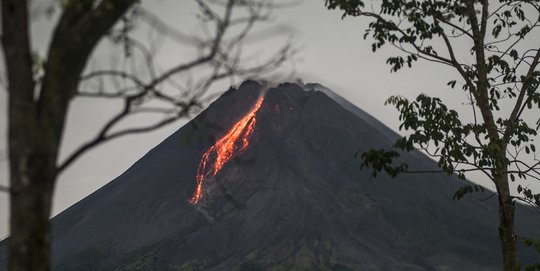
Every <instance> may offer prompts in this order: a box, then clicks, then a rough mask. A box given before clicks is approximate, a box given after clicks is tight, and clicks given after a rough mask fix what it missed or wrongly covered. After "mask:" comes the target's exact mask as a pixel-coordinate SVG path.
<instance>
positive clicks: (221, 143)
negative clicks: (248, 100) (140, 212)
mask: <svg viewBox="0 0 540 271" xmlns="http://www.w3.org/2000/svg"><path fill="white" fill-rule="evenodd" d="M262 102H263V97H260V98H259V99H258V100H257V102H256V103H255V105H254V106H253V108H251V110H250V111H249V112H248V113H246V114H245V115H244V116H243V117H242V119H240V120H239V121H238V122H236V123H235V124H234V126H233V127H232V128H231V129H230V130H229V131H228V132H227V133H226V134H225V135H224V136H222V137H221V138H220V139H219V140H218V141H217V142H216V143H215V144H214V145H212V147H210V148H209V149H208V150H207V151H206V152H205V153H204V155H203V156H202V158H201V161H200V162H199V167H198V168H197V176H196V179H197V187H196V189H195V193H193V196H191V199H190V200H189V202H190V203H191V204H197V202H199V200H200V199H201V197H202V194H203V191H202V184H203V181H204V179H205V178H206V177H208V176H216V174H217V173H218V172H219V171H220V170H221V168H222V167H223V166H224V165H225V164H226V163H227V162H228V161H229V160H230V159H231V158H232V157H233V155H235V154H240V153H243V152H244V151H245V150H246V149H247V147H248V146H249V137H250V136H251V134H252V133H253V129H254V128H255V123H256V122H257V119H256V114H257V111H258V110H259V108H260V107H261V105H262Z"/></svg>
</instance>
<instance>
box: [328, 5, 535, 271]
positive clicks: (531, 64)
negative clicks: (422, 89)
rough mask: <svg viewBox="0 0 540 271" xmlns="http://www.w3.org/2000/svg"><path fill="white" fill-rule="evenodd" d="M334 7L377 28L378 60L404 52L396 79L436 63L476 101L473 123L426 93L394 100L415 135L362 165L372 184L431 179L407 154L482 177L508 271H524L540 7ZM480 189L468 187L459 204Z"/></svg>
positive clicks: (373, 36) (370, 29)
mask: <svg viewBox="0 0 540 271" xmlns="http://www.w3.org/2000/svg"><path fill="white" fill-rule="evenodd" d="M325 4H326V6H327V7H328V8H329V9H339V10H341V11H342V12H343V18H345V17H361V18H366V19H368V21H369V23H368V24H367V26H366V27H365V35H364V38H365V39H370V40H371V41H372V44H371V48H372V50H373V52H377V51H378V50H379V49H381V48H383V47H386V46H389V47H394V48H396V49H397V50H396V52H397V53H396V54H395V55H393V56H390V57H389V58H388V59H387V60H386V63H387V64H388V65H390V67H391V72H397V71H399V70H401V69H403V68H411V67H413V66H414V64H415V63H416V62H418V61H427V62H431V63H435V64H440V65H443V66H446V67H449V68H450V69H451V70H453V71H455V72H456V74H458V77H457V78H455V79H454V80H451V81H449V82H446V85H447V87H449V88H451V89H461V90H462V91H464V92H465V93H466V94H467V96H468V97H469V99H468V101H467V103H468V104H470V113H471V114H470V115H472V118H468V116H465V117H464V116H460V114H459V113H458V111H457V110H455V109H452V108H449V107H448V105H446V104H445V103H444V102H443V101H442V100H441V99H440V98H437V97H430V96H428V95H426V94H422V95H419V96H418V97H417V98H416V99H414V100H409V99H407V98H405V97H401V96H393V97H390V98H389V99H388V100H387V102H386V104H390V105H393V106H395V107H396V109H397V110H398V111H399V120H400V121H401V125H400V127H399V128H400V130H403V131H405V132H406V135H405V136H403V137H402V138H400V139H399V140H398V141H397V142H396V143H395V144H394V147H395V150H369V151H367V152H365V153H362V154H360V158H361V165H362V166H367V167H371V168H372V169H373V175H377V173H378V172H381V171H384V172H386V173H388V174H390V175H392V176H396V175H398V174H400V173H422V172H425V171H423V170H422V169H417V168H413V166H412V165H407V164H403V163H399V156H400V151H412V150H415V149H419V150H422V151H423V152H424V153H426V154H427V155H429V156H431V157H433V158H434V159H435V160H436V161H437V163H438V166H439V167H440V172H444V173H448V174H454V173H455V174H458V176H460V177H461V178H465V177H466V174H467V173H469V172H481V173H483V174H484V175H485V176H487V177H488V178H489V179H490V180H491V181H492V182H493V184H494V186H495V188H496V192H497V197H498V202H499V220H500V225H499V237H500V239H501V249H502V254H503V264H504V270H516V269H517V268H518V263H517V262H516V255H515V246H516V244H515V240H516V238H517V236H516V235H515V232H514V201H516V200H519V201H524V202H526V203H529V204H531V205H532V206H534V207H536V208H538V207H540V194H535V192H534V191H532V190H531V189H530V188H529V187H528V186H527V183H526V182H523V180H533V181H539V180H540V160H539V159H538V157H537V149H536V146H535V144H534V140H535V139H537V135H538V132H539V129H540V119H538V116H539V115H540V114H539V113H540V110H539V109H540V91H538V88H539V82H540V69H539V68H538V67H539V65H538V64H539V60H540V41H539V40H538V36H540V35H539V31H538V28H539V26H540V1H537V0H530V1H506V0H501V1H489V0H477V1H467V0H434V1H414V0H413V1H405V0H382V1H373V2H371V1H360V0H327V1H326V2H325ZM510 182H520V184H519V185H518V186H517V191H510V185H509V184H510ZM480 190H483V188H482V187H479V186H468V187H464V188H462V189H460V190H459V191H457V192H456V194H455V195H454V197H455V198H460V197H462V196H464V195H465V194H466V193H469V192H474V191H480ZM527 240H529V241H530V239H527Z"/></svg>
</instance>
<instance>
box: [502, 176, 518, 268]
mask: <svg viewBox="0 0 540 271" xmlns="http://www.w3.org/2000/svg"><path fill="white" fill-rule="evenodd" d="M497 185H498V195H499V239H500V241H501V249H502V257H503V267H504V269H503V270H505V271H516V270H518V269H517V261H516V236H515V234H514V213H515V209H514V204H513V202H512V197H511V196H510V190H509V187H508V176H507V175H506V174H505V175H503V176H501V177H500V178H499V179H498V180H497Z"/></svg>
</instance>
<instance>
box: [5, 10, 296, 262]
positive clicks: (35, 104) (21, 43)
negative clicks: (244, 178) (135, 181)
mask: <svg viewBox="0 0 540 271" xmlns="http://www.w3.org/2000/svg"><path fill="white" fill-rule="evenodd" d="M29 2H30V1H27V0H2V1H1V9H2V46H3V47H2V49H3V52H4V56H5V69H6V73H7V90H8V94H9V101H8V103H9V115H8V118H9V125H8V129H9V165H10V185H9V187H2V190H3V191H6V192H8V193H9V194H10V204H11V206H10V236H9V239H8V243H9V245H8V253H9V256H8V269H9V270H11V271H20V270H32V271H39V270H51V253H50V250H51V229H50V224H49V216H50V214H51V204H52V199H53V193H54V188H55V184H56V180H57V179H58V176H59V174H61V173H62V172H63V171H64V170H65V169H66V168H68V167H69V166H70V165H71V164H72V163H73V162H74V161H75V160H76V159H77V158H79V157H80V156H81V155H83V154H84V153H86V152H87V151H88V150H90V149H91V148H93V147H95V146H97V145H99V144H101V143H104V142H106V141H109V140H111V139H114V138H118V137H121V136H124V135H128V134H133V133H141V132H147V131H151V130H154V129H157V128H160V127H163V126H164V125H167V124H170V123H172V122H174V121H175V120H177V119H179V118H182V117H185V116H187V115H188V114H189V113H190V112H191V111H192V109H194V108H195V107H196V106H198V105H200V103H201V102H202V101H203V98H204V96H203V95H204V94H205V92H206V90H207V89H208V88H209V87H210V86H211V85H212V84H213V83H215V82H217V81H219V80H221V79H224V78H232V77H238V76H240V77H242V76H253V75H260V74H261V73H265V72H269V71H272V70H273V69H275V68H276V67H277V66H279V65H281V64H282V63H283V61H285V60H286V59H287V57H288V56H289V54H290V53H291V50H290V48H289V46H288V45H285V46H283V48H278V49H277V50H276V54H275V55H274V56H271V57H269V58H268V59H266V60H264V59H259V62H258V63H259V64H257V65H255V66H246V65H245V63H246V62H244V57H243V56H242V54H241V52H242V50H241V49H242V46H243V41H244V40H245V38H246V36H247V35H248V33H249V32H250V31H251V30H252V28H253V26H254V24H256V23H257V22H259V21H263V20H265V19H266V18H267V17H268V15H269V13H268V12H269V11H270V10H271V8H272V7H273V6H272V3H271V2H270V1H255V0H253V1H252V0H223V1H217V0H216V1H204V0H194V1H193V2H192V3H196V5H198V8H199V14H198V18H199V20H200V22H201V23H202V24H204V25H205V26H206V28H205V29H206V30H207V31H206V32H204V33H203V34H201V35H197V36H190V35H185V34H183V33H182V32H180V31H178V29H176V28H174V27H170V26H167V25H166V24H164V23H163V22H162V21H161V20H160V19H159V17H157V16H154V15H152V14H151V13H150V12H148V11H147V10H145V9H143V8H142V7H141V6H139V5H138V2H139V1H137V0H66V1H54V2H55V3H56V4H57V5H58V6H57V7H56V8H57V10H59V14H58V13H57V16H59V18H58V22H57V24H56V25H55V27H54V29H53V32H52V36H51V40H50V46H49V48H48V50H47V53H46V56H45V57H44V58H43V60H41V59H40V58H39V57H38V56H36V54H35V53H33V50H32V44H31V35H30V31H29V26H30V22H31V20H32V18H30V17H29ZM184 4H186V3H184ZM135 22H146V23H148V24H149V25H150V27H153V28H154V29H156V30H157V32H159V33H161V34H164V35H165V36H167V37H170V38H172V39H175V40H177V41H180V42H182V43H184V46H185V45H186V44H187V46H188V47H190V48H191V49H194V50H193V51H195V52H199V53H198V54H194V56H193V59H191V60H188V61H186V62H184V63H178V64H177V65H175V66H174V67H171V68H169V69H165V70H160V69H157V68H155V67H156V65H155V63H154V62H155V59H154V54H153V50H152V48H150V46H149V45H148V44H147V43H145V42H141V41H139V40H137V39H135V38H134V37H133V35H131V33H133V31H134V29H136V25H137V24H135ZM104 38H108V39H109V40H111V41H113V42H114V43H116V44H117V45H120V46H123V48H124V53H125V57H126V58H134V57H139V58H140V59H142V60H141V62H142V63H143V64H144V65H143V67H144V68H145V69H146V70H145V71H144V73H145V74H148V76H146V77H143V76H141V74H138V73H136V72H134V71H133V70H134V69H131V68H129V67H120V68H118V67H116V66H114V65H111V66H110V67H108V68H105V69H101V68H100V69H92V68H91V67H89V66H90V65H88V64H87V63H89V60H91V59H92V57H93V56H92V53H93V51H94V49H95V48H96V46H97V45H98V44H99V43H100V41H102V40H103V39H104ZM147 42H148V41H147ZM179 50H180V49H179ZM194 71H196V72H197V74H199V77H198V79H196V80H194V79H192V78H191V79H190V77H189V76H185V75H186V74H190V73H194ZM201 74H204V75H202V76H201ZM178 75H182V76H184V77H183V78H188V79H190V80H188V79H186V80H184V82H183V84H179V83H178V82H177V81H176V80H173V78H174V77H175V76H178ZM176 79H177V80H178V78H176ZM118 82H122V83H121V84H120V83H118ZM166 85H168V86H177V88H176V90H178V91H179V92H178V93H174V92H171V87H166ZM172 89H174V88H172ZM78 97H88V98H107V99H118V100H120V101H122V104H123V106H122V107H121V108H120V111H119V112H118V113H117V114H116V115H114V116H112V117H111V118H110V119H109V120H108V121H107V122H106V124H105V125H104V126H103V127H102V128H101V130H99V131H97V133H96V135H95V137H94V138H93V139H91V140H90V141H89V142H86V143H84V144H82V145H81V146H79V147H78V148H77V149H76V150H75V151H74V152H73V153H71V154H69V155H67V158H66V159H64V160H62V161H59V155H58V154H59V150H60V148H61V143H62V136H63V135H64V131H65V126H66V117H67V113H68V108H69V105H70V103H71V102H72V101H73V100H74V99H76V98H78ZM97 103H99V100H97ZM156 104H159V105H156ZM98 107H99V106H96V108H98ZM96 110H97V109H96ZM145 113H149V114H156V113H159V114H162V116H163V118H162V119H161V120H159V121H157V122H155V123H152V124H150V125H148V126H142V127H128V128H125V126H122V125H120V126H119V124H120V123H121V122H122V121H123V120H125V119H126V118H128V117H130V116H133V115H135V114H145Z"/></svg>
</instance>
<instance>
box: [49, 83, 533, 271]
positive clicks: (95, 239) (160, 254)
mask: <svg viewBox="0 0 540 271" xmlns="http://www.w3.org/2000/svg"><path fill="white" fill-rule="evenodd" d="M306 90H315V91H306ZM336 96H337V95H335V93H334V92H331V91H330V90H328V89H326V88H324V87H322V86H321V85H318V84H306V85H298V84H291V83H285V84H280V85H278V86H276V87H270V88H268V87H265V86H264V84H261V83H258V82H255V81H246V82H244V83H242V84H241V85H240V87H239V88H238V89H234V88H231V89H229V91H227V92H225V93H224V94H223V95H222V96H221V97H220V98H219V99H217V100H216V101H215V102H214V103H212V104H211V105H210V106H209V107H208V109H206V110H205V111H204V112H202V113H201V114H200V115H199V116H197V117H196V118H195V119H193V120H192V121H191V122H189V123H188V124H186V125H185V126H184V127H182V128H180V129H179V130H178V131H177V132H175V133H174V134H173V135H171V136H170V137H169V138H167V139H166V140H165V141H164V142H163V143H161V144H160V145H158V146H157V147H155V148H154V149H153V150H152V151H150V152H149V153H148V154H147V155H145V156H144V157H143V158H141V159H140V160H139V161H138V162H137V163H136V164H135V165H134V166H133V167H131V168H130V169H129V170H128V171H126V172H125V173H124V174H122V175H121V176H119V177H118V178H117V179H115V180H113V181H112V182H110V183H109V184H107V185H106V186H104V187H103V188H101V189H100V190H98V191H96V192H95V193H93V194H92V195H90V196H88V197H87V198H85V199H83V200H82V201H80V202H79V203H77V204H75V205H74V206H72V207H71V208H69V209H68V210H66V211H64V212H63V213H61V214H60V215H58V216H57V217H55V218H54V219H53V224H54V235H53V237H54V262H55V270H82V268H84V270H449V269H452V270H498V269H499V266H500V252H499V246H498V239H497V229H496V225H497V223H496V221H497V212H496V203H495V202H489V201H488V202H480V201H476V200H474V199H472V198H465V199H463V200H461V201H458V202H456V201H452V199H451V196H452V194H453V193H454V192H455V191H456V189H457V188H458V187H459V186H460V185H462V184H463V182H462V181H460V180H458V179H457V178H455V177H453V176H434V175H429V176H427V175H418V176H403V177H401V178H400V179H396V180H394V179H390V178H389V177H388V176H384V175H381V177H380V178H378V179H373V178H371V177H370V174H369V173H370V172H368V171H366V170H361V169H359V167H358V161H356V160H355V159H354V154H355V152H356V151H363V150H367V149H369V148H388V147H390V146H391V144H392V143H393V139H395V137H396V135H395V133H393V132H392V131H390V130H389V129H388V128H386V127H385V126H384V125H383V124H381V123H380V122H378V121H376V120H375V119H374V118H372V117H371V116H369V115H368V114H367V113H365V112H363V111H361V110H360V109H358V108H356V107H355V106H353V105H352V104H350V103H348V102H346V100H345V101H343V100H344V99H343V98H339V97H337V98H336ZM261 97H263V98H262V99H261ZM340 99H343V100H340ZM259 101H260V104H258V102H259ZM254 108H255V109H256V110H254ZM250 114H251V115H250ZM246 116H248V117H247V118H246ZM238 123H242V124H243V125H240V126H238ZM234 129H238V131H237V132H232V131H233V130H234ZM235 133H236V134H235ZM231 135H234V136H231ZM244 140H246V141H244ZM220 142H221V143H220ZM231 142H232V143H231ZM220 144H221V145H220ZM227 144H232V145H231V146H232V147H231V150H233V151H232V152H231V153H227V151H224V152H223V153H222V154H223V155H224V156H223V157H226V158H227V159H222V160H221V162H218V161H217V160H219V159H217V158H215V157H218V156H219V155H221V154H218V152H217V151H216V149H217V148H221V147H222V146H225V145H227ZM225 149H226V148H225ZM207 153H210V154H208V155H207V157H209V158H208V159H207V160H206V163H208V164H207V167H203V170H202V172H203V173H205V174H204V176H203V177H204V178H203V180H204V181H203V182H202V184H201V194H200V195H201V196H200V197H199V200H198V201H197V202H193V201H191V202H190V199H192V198H193V195H194V193H196V191H197V187H198V184H199V182H198V179H197V173H198V172H199V173H200V172H201V171H200V168H201V163H203V162H204V161H205V158H204V157H205V155H206V154H207ZM403 157H404V159H405V160H406V161H407V162H408V163H410V164H415V165H418V166H421V167H424V168H427V169H429V168H435V167H436V165H435V163H434V162H433V161H431V160H430V159H428V158H426V157H424V156H422V155H420V154H414V155H408V154H405V155H404V156H403ZM214 158H215V159H214ZM222 162H223V163H222ZM216 164H219V170H216V169H217V168H218V166H216ZM198 170H199V171H198ZM210 173H211V174H210ZM517 217H518V218H519V219H520V220H519V221H518V229H519V230H520V232H519V233H520V234H523V235H527V236H540V232H539V229H538V227H533V226H532V225H538V220H539V219H538V217H536V216H535V214H534V213H533V212H532V211H531V210H529V209H526V208H524V209H521V210H520V213H519V214H518V216H517ZM520 255H524V256H523V258H522V260H523V261H525V262H526V261H531V259H534V256H533V254H527V253H520Z"/></svg>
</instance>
